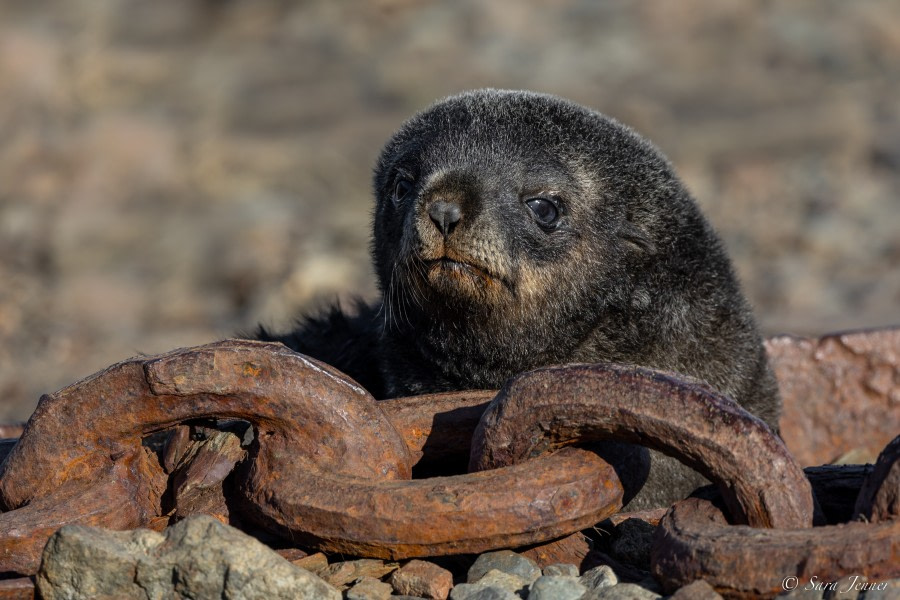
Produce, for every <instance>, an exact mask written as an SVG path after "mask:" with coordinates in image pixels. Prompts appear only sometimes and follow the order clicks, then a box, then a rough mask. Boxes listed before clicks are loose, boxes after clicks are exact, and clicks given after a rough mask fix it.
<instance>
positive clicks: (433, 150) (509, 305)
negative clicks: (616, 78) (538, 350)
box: [373, 90, 681, 336]
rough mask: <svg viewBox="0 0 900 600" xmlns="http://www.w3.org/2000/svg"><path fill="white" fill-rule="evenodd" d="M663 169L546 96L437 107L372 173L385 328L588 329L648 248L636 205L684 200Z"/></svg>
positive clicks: (650, 236) (619, 136) (623, 132)
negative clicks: (409, 319) (424, 322)
mask: <svg viewBox="0 0 900 600" xmlns="http://www.w3.org/2000/svg"><path fill="white" fill-rule="evenodd" d="M669 173H670V170H669V168H668V165H667V163H666V161H665V159H664V158H662V156H661V155H660V154H659V152H658V151H656V150H655V148H653V147H652V146H651V145H649V144H648V143H647V142H645V141H644V140H643V139H642V138H640V137H639V136H637V135H636V134H634V133H633V132H632V131H631V130H630V129H628V128H626V127H625V126H623V125H621V124H619V123H617V122H615V121H614V120H612V119H610V118H608V117H605V116H603V115H601V114H599V113H596V112H593V111H590V110H588V109H586V108H584V107H581V106H579V105H576V104H574V103H572V102H569V101H566V100H563V99H560V98H557V97H554V96H548V95H542V94H536V93H528V92H511V91H499V90H480V91H476V92H469V93H465V94H461V95H458V96H453V97H450V98H447V99H445V100H443V101H440V102H438V103H436V104H434V105H433V106H431V107H430V108H428V109H427V110H425V111H424V112H422V113H420V114H418V115H416V116H415V117H413V118H412V119H410V120H409V121H408V122H406V123H405V124H404V125H403V126H402V127H401V129H400V130H399V131H398V132H397V133H396V134H395V135H394V136H393V137H392V138H391V139H390V140H389V141H388V143H387V144H386V146H385V148H384V150H383V151H382V154H381V157H380V159H379V161H378V164H377V167H376V173H375V182H374V183H375V194H376V198H377V206H376V209H375V223H374V227H375V234H374V240H375V242H374V244H373V254H374V259H375V265H376V270H377V273H378V277H379V281H380V284H381V289H382V292H383V294H384V300H385V309H386V312H387V313H388V314H387V317H388V321H390V320H391V319H393V320H396V319H399V318H404V317H406V316H408V315H409V314H410V313H422V312H424V313H426V314H425V315H424V316H425V317H427V318H430V319H449V318H454V319H459V318H460V317H461V316H462V315H461V313H464V315H465V317H466V318H469V319H472V318H474V319H475V320H477V323H478V326H479V328H481V329H482V330H485V329H486V330H490V329H492V328H493V327H492V325H493V324H497V325H498V329H502V330H503V331H508V330H509V326H510V322H513V323H514V324H519V325H521V326H523V327H526V328H530V329H531V330H532V331H537V330H542V329H544V328H546V327H548V326H552V325H553V324H554V323H556V322H557V321H560V320H564V321H565V328H566V331H567V333H568V334H569V335H570V336H572V335H574V336H577V335H578V328H579V326H580V327H582V328H583V329H584V331H587V330H589V329H591V328H592V327H593V325H594V323H593V321H592V319H594V318H595V317H596V315H597V314H599V312H600V311H598V308H599V307H598V306H597V298H598V297H600V298H607V299H609V300H610V301H612V300H614V298H613V297H612V294H611V292H612V291H613V290H611V289H603V288H605V287H606V288H609V287H610V286H609V285H608V283H609V281H610V279H611V278H618V279H619V282H618V283H617V284H616V285H615V286H612V287H614V288H615V290H614V291H615V292H616V293H617V294H619V295H621V294H622V293H630V292H628V291H626V290H624V289H623V286H622V282H623V280H622V274H623V273H622V271H623V268H624V267H625V265H626V263H627V262H629V261H632V260H638V259H639V257H640V256H641V255H646V254H648V253H653V252H654V250H655V244H656V242H655V241H654V236H655V232H654V231H651V230H652V229H653V223H652V222H649V221H648V220H647V219H645V218H644V217H645V216H646V214H647V212H648V211H647V210H646V208H642V207H645V206H646V205H647V204H655V203H657V202H661V201H664V200H662V199H660V196H662V195H666V194H670V195H677V194H678V193H679V190H680V189H681V188H680V186H679V184H678V182H677V180H675V179H674V177H669ZM586 307H587V308H589V310H587V311H585V310H584V309H585V308H586ZM581 313H585V314H581ZM586 313H590V314H586ZM457 322H458V321H457ZM501 323H502V327H500V324H501Z"/></svg>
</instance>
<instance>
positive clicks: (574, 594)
mask: <svg viewBox="0 0 900 600" xmlns="http://www.w3.org/2000/svg"><path fill="white" fill-rule="evenodd" d="M586 593H587V588H586V587H584V586H583V585H581V582H580V581H578V578H577V577H572V576H567V575H544V576H542V577H538V578H537V579H536V580H535V581H534V583H532V584H531V587H529V588H528V600H578V599H579V598H581V597H583V596H584V595H585V594H586Z"/></svg>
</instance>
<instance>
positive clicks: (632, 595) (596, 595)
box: [583, 583, 662, 600]
mask: <svg viewBox="0 0 900 600" xmlns="http://www.w3.org/2000/svg"><path fill="white" fill-rule="evenodd" d="M657 598H662V596H660V595H659V594H657V593H656V592H652V591H650V590H648V589H647V588H645V587H643V586H640V585H638V584H636V583H617V584H616V585H614V586H611V587H605V588H601V589H595V590H592V591H590V592H588V593H587V594H586V595H585V596H584V598H583V600H656V599H657Z"/></svg>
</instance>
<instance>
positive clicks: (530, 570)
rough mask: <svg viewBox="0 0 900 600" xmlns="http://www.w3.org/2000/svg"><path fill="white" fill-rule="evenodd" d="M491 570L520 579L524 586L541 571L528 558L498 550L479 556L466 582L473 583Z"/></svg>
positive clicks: (509, 551) (539, 574)
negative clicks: (523, 581)
mask: <svg viewBox="0 0 900 600" xmlns="http://www.w3.org/2000/svg"><path fill="white" fill-rule="evenodd" d="M492 569H496V570H498V571H502V572H504V573H509V574H511V575H516V576H517V577H521V578H522V579H523V580H525V583H526V584H530V583H531V582H532V581H534V580H535V579H537V578H538V577H540V576H541V570H540V569H539V568H538V566H537V564H536V563H535V562H534V561H533V560H531V559H530V558H527V557H525V556H522V555H521V554H516V553H515V552H513V551H511V550H498V551H496V552H485V553H484V554H482V555H481V556H479V557H478V558H477V559H476V560H475V563H474V564H473V565H472V566H471V567H470V568H469V572H468V575H467V578H466V581H467V582H468V583H475V582H476V581H478V580H479V579H481V578H482V577H483V576H484V574H485V573H487V572H488V571H490V570H492Z"/></svg>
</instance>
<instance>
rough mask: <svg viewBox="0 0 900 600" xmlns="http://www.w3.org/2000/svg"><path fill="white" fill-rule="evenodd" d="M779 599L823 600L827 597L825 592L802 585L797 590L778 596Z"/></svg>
mask: <svg viewBox="0 0 900 600" xmlns="http://www.w3.org/2000/svg"><path fill="white" fill-rule="evenodd" d="M777 597H778V598H795V599H797V600H822V598H824V597H825V591H824V590H821V589H816V588H815V587H809V586H808V585H806V584H803V585H800V586H798V587H796V588H795V589H793V590H791V591H789V592H785V593H783V594H778V596H777Z"/></svg>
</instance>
